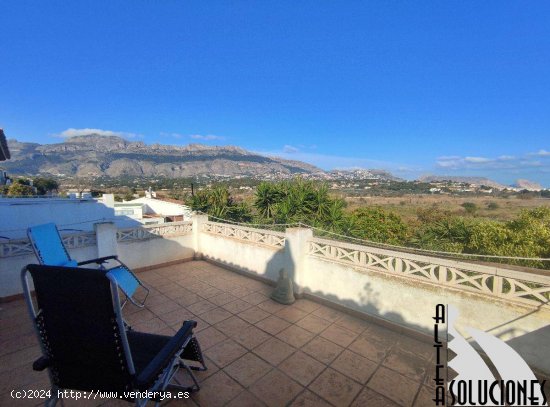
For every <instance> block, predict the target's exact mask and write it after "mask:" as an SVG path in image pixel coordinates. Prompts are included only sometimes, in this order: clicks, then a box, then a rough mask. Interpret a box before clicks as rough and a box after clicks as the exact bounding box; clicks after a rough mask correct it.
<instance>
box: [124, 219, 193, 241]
mask: <svg viewBox="0 0 550 407" xmlns="http://www.w3.org/2000/svg"><path fill="white" fill-rule="evenodd" d="M192 232H193V223H192V222H188V221H184V222H169V223H161V224H157V225H143V226H138V227H133V228H125V229H118V230H117V241H119V242H129V241H132V240H145V239H153V238H156V237H162V236H166V237H168V236H181V235H186V234H189V233H192Z"/></svg>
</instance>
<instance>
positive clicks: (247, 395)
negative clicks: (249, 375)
mask: <svg viewBox="0 0 550 407" xmlns="http://www.w3.org/2000/svg"><path fill="white" fill-rule="evenodd" d="M265 405H266V404H265V403H264V402H263V401H261V400H260V399H259V398H258V397H256V396H255V395H254V394H252V393H251V392H249V391H248V390H245V391H243V392H242V393H241V394H239V395H238V396H237V397H235V398H234V399H233V400H231V402H230V403H229V404H227V407H263V406H265Z"/></svg>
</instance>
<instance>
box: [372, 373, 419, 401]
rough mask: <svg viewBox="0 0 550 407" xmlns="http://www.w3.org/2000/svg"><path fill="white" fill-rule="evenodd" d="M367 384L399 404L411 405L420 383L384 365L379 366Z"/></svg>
mask: <svg viewBox="0 0 550 407" xmlns="http://www.w3.org/2000/svg"><path fill="white" fill-rule="evenodd" d="M367 386H368V387H369V388H371V389H373V390H374V391H376V392H377V393H380V394H381V395H383V396H385V397H387V398H389V399H391V400H393V401H394V402H396V403H397V404H399V405H401V406H412V403H413V401H414V398H415V396H416V393H417V391H418V389H419V387H420V383H419V382H415V381H414V380H411V379H409V378H407V377H405V376H403V375H402V374H400V373H397V372H394V371H393V370H390V369H388V368H386V367H380V368H379V369H378V370H377V371H376V373H374V376H373V377H372V379H370V381H369V382H368V384H367Z"/></svg>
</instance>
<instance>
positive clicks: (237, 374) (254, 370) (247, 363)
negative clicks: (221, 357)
mask: <svg viewBox="0 0 550 407" xmlns="http://www.w3.org/2000/svg"><path fill="white" fill-rule="evenodd" d="M271 369H272V367H271V365H270V364H269V363H267V362H265V361H263V360H262V359H260V358H259V357H258V356H256V355H254V354H252V353H246V354H245V355H243V356H242V357H240V358H239V359H237V360H236V361H234V362H233V363H231V364H230V365H229V366H226V367H225V368H224V371H225V373H227V374H229V376H231V377H232V378H233V379H235V380H236V381H238V382H239V383H240V384H241V385H243V386H244V387H249V386H250V385H251V384H252V383H254V382H256V381H257V380H259V379H260V378H261V377H262V376H264V375H266V374H267V373H268V372H269V371H270V370H271Z"/></svg>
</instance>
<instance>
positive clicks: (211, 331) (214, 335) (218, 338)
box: [195, 326, 227, 351]
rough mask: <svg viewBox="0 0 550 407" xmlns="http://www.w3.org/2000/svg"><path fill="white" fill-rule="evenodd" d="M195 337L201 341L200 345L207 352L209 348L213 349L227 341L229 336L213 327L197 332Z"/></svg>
mask: <svg viewBox="0 0 550 407" xmlns="http://www.w3.org/2000/svg"><path fill="white" fill-rule="evenodd" d="M195 335H196V337H197V339H198V340H199V344H200V345H201V349H202V350H203V351H206V350H207V349H208V348H211V347H212V346H214V345H216V344H217V343H220V342H222V341H224V340H226V339H227V336H226V335H225V334H223V333H222V332H220V331H218V330H217V329H216V328H214V327H213V326H210V327H208V328H206V329H203V330H202V331H200V332H197V333H196V334H195Z"/></svg>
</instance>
